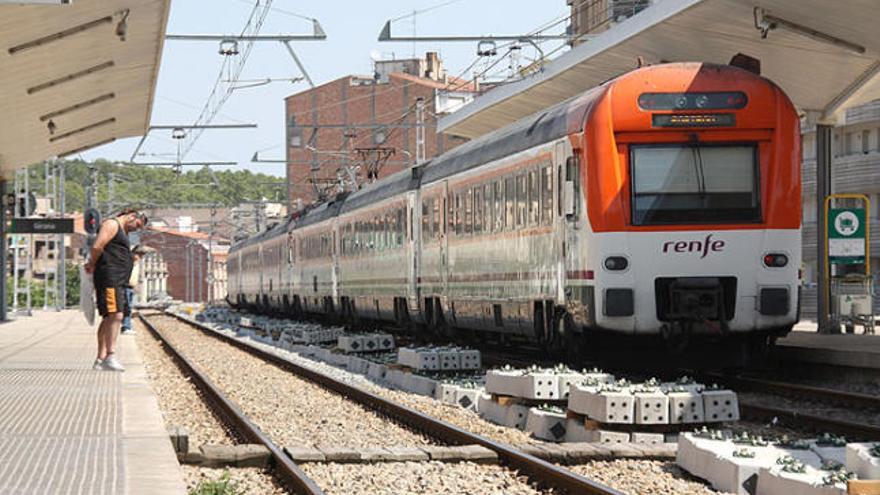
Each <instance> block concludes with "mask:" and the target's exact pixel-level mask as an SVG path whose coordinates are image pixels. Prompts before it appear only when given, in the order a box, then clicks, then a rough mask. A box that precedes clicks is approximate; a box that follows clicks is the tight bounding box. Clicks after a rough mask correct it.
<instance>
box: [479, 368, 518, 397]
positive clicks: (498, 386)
mask: <svg viewBox="0 0 880 495" xmlns="http://www.w3.org/2000/svg"><path fill="white" fill-rule="evenodd" d="M521 377H522V372H521V371H518V370H489V371H487V372H486V392H487V393H490V394H496V395H508V396H511V397H522V391H523V382H522V380H520V378H521Z"/></svg>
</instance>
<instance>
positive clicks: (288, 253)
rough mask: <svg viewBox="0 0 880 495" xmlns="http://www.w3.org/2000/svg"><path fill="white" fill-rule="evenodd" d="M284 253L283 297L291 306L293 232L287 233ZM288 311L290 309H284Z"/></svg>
mask: <svg viewBox="0 0 880 495" xmlns="http://www.w3.org/2000/svg"><path fill="white" fill-rule="evenodd" d="M284 252H285V258H286V260H285V261H286V263H284V266H285V274H286V275H285V278H284V295H285V296H286V297H287V304H288V305H291V304H293V231H292V230H290V231H288V232H287V242H286V243H285V244H284ZM285 309H286V310H289V309H290V308H289V307H288V308H285Z"/></svg>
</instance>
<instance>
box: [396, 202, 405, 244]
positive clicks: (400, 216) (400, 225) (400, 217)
mask: <svg viewBox="0 0 880 495" xmlns="http://www.w3.org/2000/svg"><path fill="white" fill-rule="evenodd" d="M403 215H404V210H403V208H398V209H397V245H396V246H395V247H402V246H403V238H404V230H403V227H404V225H405V224H406V222H405V221H404V218H403Z"/></svg>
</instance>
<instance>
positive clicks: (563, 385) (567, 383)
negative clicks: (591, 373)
mask: <svg viewBox="0 0 880 495" xmlns="http://www.w3.org/2000/svg"><path fill="white" fill-rule="evenodd" d="M583 379H584V375H581V374H580V373H560V374H558V375H556V381H557V384H558V391H557V392H556V398H557V399H568V396H569V394H571V391H570V388H571V384H572V383H575V384H578V383H581V382H582V381H583Z"/></svg>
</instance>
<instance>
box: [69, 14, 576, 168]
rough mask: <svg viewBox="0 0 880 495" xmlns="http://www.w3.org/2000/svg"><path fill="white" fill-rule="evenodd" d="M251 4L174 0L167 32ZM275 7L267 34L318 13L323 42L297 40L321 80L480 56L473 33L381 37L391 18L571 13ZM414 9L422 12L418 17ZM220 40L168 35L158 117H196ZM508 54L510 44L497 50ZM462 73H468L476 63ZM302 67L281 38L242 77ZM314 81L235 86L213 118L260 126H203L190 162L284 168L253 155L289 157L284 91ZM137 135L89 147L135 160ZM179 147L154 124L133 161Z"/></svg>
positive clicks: (421, 20)
mask: <svg viewBox="0 0 880 495" xmlns="http://www.w3.org/2000/svg"><path fill="white" fill-rule="evenodd" d="M265 1H266V0H262V2H264V3H265ZM254 3H255V0H173V1H172V8H171V15H170V18H169V21H168V33H174V34H199V33H211V34H233V33H239V32H241V30H242V28H243V27H244V24H245V22H246V21H247V18H248V16H249V15H250V12H251V10H252V9H253V6H254ZM271 6H272V8H273V10H272V11H270V13H269V15H268V17H267V18H266V21H265V24H264V25H263V28H262V30H261V34H310V33H311V29H312V26H311V22H310V21H308V20H305V19H303V18H301V17H298V16H305V17H310V18H315V19H317V20H318V21H319V22H320V23H321V25H322V26H323V28H324V31H325V32H326V33H327V40H325V41H301V42H295V43H294V44H293V46H294V49H295V50H296V52H297V55H298V56H299V58H300V60H301V61H302V62H303V64H304V66H305V68H306V70H307V71H308V72H309V75H310V76H311V78H312V80H313V81H314V83H315V84H316V85H320V84H322V83H325V82H328V81H332V80H334V79H337V78H339V77H342V76H345V75H348V74H360V75H369V74H372V72H373V69H372V60H371V57H373V58H376V57H381V58H382V59H387V58H392V57H395V58H410V57H411V56H412V55H413V51H414V50H415V53H416V55H417V56H421V57H423V56H424V53H425V52H426V51H438V52H439V53H440V56H441V59H442V60H443V63H444V66H445V67H446V69H447V71H448V73H449V74H450V75H460V74H462V71H464V70H465V69H466V68H467V67H468V66H470V65H471V64H472V63H473V62H474V61H475V59H476V48H477V47H476V43H475V42H459V43H428V42H423V43H417V44H415V46H414V45H413V43H411V42H384V43H380V42H378V41H377V37H378V35H379V32H380V30H381V29H382V26H383V25H384V24H385V22H386V21H387V20H389V19H395V18H400V19H399V20H397V21H395V22H394V23H392V35H410V36H411V35H412V34H413V29H414V28H415V32H416V33H417V34H418V35H420V36H426V35H468V36H475V35H476V36H479V35H490V34H492V35H509V34H522V33H526V32H529V31H532V30H534V29H536V28H538V27H540V26H544V25H547V24H549V23H551V22H554V21H557V20H560V19H562V18H564V17H565V16H567V15H568V7H567V6H566V2H565V0H537V1H536V0H408V1H407V0H322V1H308V2H303V1H295V0H274V1H273V2H272V4H271ZM413 11H416V12H417V15H416V16H415V25H414V23H413V16H412V15H411V14H412V12H413ZM294 14H295V15H294ZM404 16H406V17H404ZM401 17H403V18H401ZM565 25H566V24H565V23H560V24H558V25H556V26H555V27H554V28H553V29H551V30H548V31H547V33H546V34H556V33H560V32H562V31H563V30H564V29H565ZM559 45H560V43H559V42H548V43H547V44H546V45H544V48H545V51H549V50H552V49H553V48H554V47H556V46H559ZM218 48H219V45H218V43H216V42H192V41H173V40H168V41H166V42H165V48H164V51H163V54H162V62H161V67H160V72H159V81H158V86H157V89H156V97H155V99H154V105H153V113H152V124H153V125H180V124H191V123H193V122H194V121H195V120H196V118H197V116H198V115H199V113H200V110H201V108H202V106H203V105H204V104H205V102H206V100H207V98H208V94H209V92H210V90H211V88H212V87H213V86H214V83H215V81H216V80H217V77H218V74H219V70H220V67H221V64H222V62H223V57H222V56H221V55H219V54H218ZM558 53H559V52H557V55H558ZM501 54H503V51H499V55H501ZM533 54H534V51H533V50H531V49H528V50H523V55H524V57H530V56H532V55H533ZM524 63H526V62H524ZM507 66H508V62H507V61H506V60H505V61H502V62H501V63H499V64H498V65H497V66H496V67H495V68H493V69H492V71H491V72H490V74H491V73H495V72H496V71H498V70H499V69H500V70H501V71H502V72H503V71H504V70H505V68H506V67H507ZM481 67H482V66H481V65H477V66H476V67H475V68H476V70H479V69H480V68H481ZM464 75H465V76H466V77H471V76H472V75H473V70H472V71H471V72H468V73H465V74H464ZM502 75H503V74H502ZM299 76H301V74H300V72H299V71H298V69H297V68H296V65H295V64H294V62H293V60H292V58H291V57H290V55H289V54H288V53H287V51H286V49H285V48H284V46H283V45H282V44H280V43H278V42H259V43H255V46H254V48H253V51H252V53H251V55H250V57H249V58H248V59H247V63H246V65H245V67H244V71H243V72H242V75H241V79H242V80H257V79H266V78H292V77H299ZM224 87H225V85H224ZM307 89H308V85H307V83H306V82H305V81H301V82H296V83H291V82H289V81H282V82H274V83H272V84H269V85H264V86H259V87H254V88H250V89H237V90H235V91H233V92H232V95H231V96H230V98H229V99H228V101H227V102H226V104H225V105H224V106H223V107H222V109H221V111H220V113H219V114H218V115H217V117H216V118H215V119H214V121H213V122H212V123H213V124H241V123H248V124H251V123H253V124H257V126H258V127H257V129H235V130H217V131H215V130H208V131H205V132H204V133H203V134H202V136H201V137H200V139H199V140H198V141H197V142H196V143H195V144H194V146H193V148H192V151H191V152H190V153H189V154H187V155H186V156H185V158H184V161H233V162H237V163H238V164H239V166H238V168H247V169H250V170H252V171H255V172H257V171H258V172H264V173H270V174H273V175H277V176H283V175H284V165H283V164H282V163H274V164H259V163H251V157H252V156H253V154H254V152H256V151H259V152H260V159H262V160H266V159H268V160H272V159H274V160H280V159H283V158H284V145H283V143H284V98H285V97H286V96H289V95H291V94H295V93H298V92H301V91H305V90H307ZM138 141H139V138H129V139H122V140H118V141H116V142H114V143H112V144H109V145H106V146H102V147H99V148H95V149H93V150H90V151H88V152H86V153H83V154H82V156H83V158H85V159H87V160H93V159H97V158H104V159H108V160H112V161H128V160H129V159H130V157H131V154H132V153H133V152H134V150H135V147H136V146H137V142H138ZM176 150H177V142H176V141H174V140H173V139H171V134H170V132H169V131H153V132H152V133H151V134H150V136H149V138H148V139H147V141H146V143H145V145H144V146H143V148H142V150H141V152H142V153H145V154H144V155H141V156H138V157H137V158H136V159H135V161H136V162H147V161H149V162H157V161H162V162H164V161H170V160H173V159H174V156H175V154H176ZM218 168H219V167H218Z"/></svg>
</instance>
